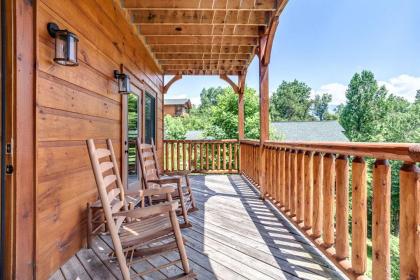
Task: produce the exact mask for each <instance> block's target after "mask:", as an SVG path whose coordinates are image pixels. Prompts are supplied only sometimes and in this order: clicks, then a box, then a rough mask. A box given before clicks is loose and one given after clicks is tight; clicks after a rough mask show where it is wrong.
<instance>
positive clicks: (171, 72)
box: [164, 69, 244, 76]
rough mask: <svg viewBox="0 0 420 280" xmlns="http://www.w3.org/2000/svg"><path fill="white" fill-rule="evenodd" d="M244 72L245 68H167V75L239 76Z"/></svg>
mask: <svg viewBox="0 0 420 280" xmlns="http://www.w3.org/2000/svg"><path fill="white" fill-rule="evenodd" d="M242 73H244V71H243V70H239V71H238V70H192V69H189V70H165V71H164V74H165V75H176V74H182V75H220V74H226V75H229V76H237V75H241V74H242Z"/></svg>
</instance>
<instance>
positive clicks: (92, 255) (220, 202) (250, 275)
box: [50, 175, 344, 280]
mask: <svg viewBox="0 0 420 280" xmlns="http://www.w3.org/2000/svg"><path fill="white" fill-rule="evenodd" d="M191 183H192V185H193V190H194V195H195V198H196V201H197V205H198V208H199V209H200V210H199V211H196V212H194V213H192V214H190V217H191V222H192V224H193V227H192V228H187V229H183V230H182V231H183V234H184V236H185V239H186V241H187V243H186V249H187V254H188V257H189V260H190V265H191V267H192V268H193V270H194V272H195V273H196V274H197V279H205V280H213V279H225V280H228V279H264V280H265V279H290V280H296V279H344V278H343V276H342V275H341V274H340V273H338V272H337V271H336V270H335V268H334V267H332V266H331V265H330V264H329V263H328V262H327V261H325V260H324V258H323V257H321V256H320V255H319V254H318V253H317V250H316V249H315V248H314V247H313V246H311V245H310V244H308V242H307V241H306V239H305V238H303V237H302V236H301V235H300V234H299V233H298V232H297V231H296V229H295V228H294V227H293V226H292V225H290V224H289V223H288V222H286V221H285V219H284V218H283V217H282V216H281V215H280V214H279V213H278V212H277V211H275V210H274V209H272V207H271V205H270V204H269V203H267V202H263V201H261V200H260V199H259V198H258V193H257V191H256V190H255V189H254V188H253V187H252V186H250V185H249V184H248V182H247V181H246V180H244V179H243V178H242V177H241V176H240V175H194V176H191ZM93 243H94V248H93V249H92V250H86V249H83V250H81V251H80V252H79V253H78V254H77V255H76V256H74V257H73V258H71V259H70V260H69V261H68V262H67V263H66V264H65V265H63V266H62V267H61V268H60V269H59V270H58V271H57V272H56V273H55V274H54V275H53V276H52V277H51V278H50V279H66V280H70V279H72V280H73V279H77V277H79V279H99V278H101V279H121V274H120V270H119V268H118V265H117V263H116V262H115V260H113V261H110V259H109V252H111V248H112V242H111V239H110V238H109V236H106V235H100V236H98V237H97V238H96V239H95V240H94V242H93ZM177 258H178V254H177V253H175V252H171V253H168V254H166V255H163V256H157V257H154V258H151V259H149V260H148V261H147V262H142V263H138V264H136V265H135V266H133V267H132V271H133V272H140V271H143V270H146V269H150V268H151V267H155V266H160V265H162V264H165V263H168V262H170V261H173V260H176V259H177ZM180 272H182V270H181V266H180V265H179V264H177V265H174V266H171V267H168V268H165V269H162V270H161V271H157V272H154V273H153V274H151V275H148V276H144V277H143V278H136V279H165V278H168V277H172V276H174V275H177V274H179V273H180Z"/></svg>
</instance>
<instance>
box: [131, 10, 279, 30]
mask: <svg viewBox="0 0 420 280" xmlns="http://www.w3.org/2000/svg"><path fill="white" fill-rule="evenodd" d="M268 13H269V14H271V13H272V12H266V11H241V10H236V11H215V10H209V11H196V10H190V11H182V12H179V11H172V10H160V11H159V10H157V11H156V10H144V11H131V12H129V14H130V17H131V19H132V22H133V24H135V25H154V26H156V25H175V26H177V27H182V26H185V25H197V26H205V25H210V24H211V25H247V26H255V25H256V26H259V25H263V26H267V25H268V24H269V17H268V18H267V14H268Z"/></svg>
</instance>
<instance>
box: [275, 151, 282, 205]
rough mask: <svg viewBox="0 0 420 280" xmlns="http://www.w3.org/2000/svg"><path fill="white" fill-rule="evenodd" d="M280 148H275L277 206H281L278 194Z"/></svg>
mask: <svg viewBox="0 0 420 280" xmlns="http://www.w3.org/2000/svg"><path fill="white" fill-rule="evenodd" d="M280 150H281V149H280V148H276V164H277V168H276V169H275V172H276V202H277V206H281V203H280V200H281V193H280V181H281V179H280V178H281V157H280Z"/></svg>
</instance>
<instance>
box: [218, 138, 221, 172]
mask: <svg viewBox="0 0 420 280" xmlns="http://www.w3.org/2000/svg"><path fill="white" fill-rule="evenodd" d="M220 159H221V151H220V143H218V144H217V169H218V170H220Z"/></svg>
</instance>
